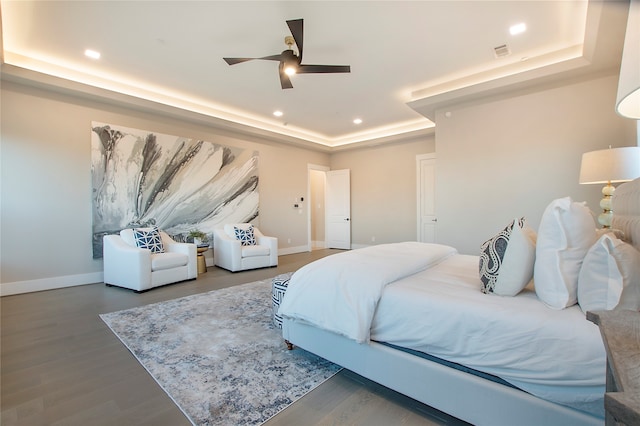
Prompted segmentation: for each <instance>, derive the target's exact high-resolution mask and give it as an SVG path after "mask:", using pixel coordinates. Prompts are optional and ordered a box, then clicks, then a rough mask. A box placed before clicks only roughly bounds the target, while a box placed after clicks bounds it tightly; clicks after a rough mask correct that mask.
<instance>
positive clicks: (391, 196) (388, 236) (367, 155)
mask: <svg viewBox="0 0 640 426" xmlns="http://www.w3.org/2000/svg"><path fill="white" fill-rule="evenodd" d="M434 147H435V140H434V137H433V135H431V136H425V137H424V138H421V139H417V140H411V141H407V142H403V143H395V144H390V145H382V146H379V147H375V148H362V149H357V150H353V151H346V152H338V153H334V154H332V155H331V169H332V170H340V169H350V170H351V243H352V246H354V247H361V246H366V245H371V244H381V243H391V242H400V241H415V239H416V155H418V154H428V153H432V152H434ZM373 238H375V241H373Z"/></svg>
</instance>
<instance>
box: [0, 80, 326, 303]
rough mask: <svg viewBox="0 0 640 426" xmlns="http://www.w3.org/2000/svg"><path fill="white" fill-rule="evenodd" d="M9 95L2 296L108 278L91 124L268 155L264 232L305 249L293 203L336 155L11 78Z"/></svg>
mask: <svg viewBox="0 0 640 426" xmlns="http://www.w3.org/2000/svg"><path fill="white" fill-rule="evenodd" d="M1 96H2V98H1V108H2V117H1V131H2V134H1V139H0V140H1V145H0V167H1V168H0V178H1V182H2V191H1V196H2V199H1V205H0V209H1V210H0V214H1V218H2V220H1V223H0V236H1V238H0V293H1V294H11V293H12V292H13V291H14V290H13V289H16V288H20V289H26V290H29V291H31V290H39V289H46V288H51V287H52V286H53V287H63V286H69V285H77V284H86V283H91V282H100V281H101V280H102V260H101V259H99V260H95V259H93V258H92V249H91V233H92V220H91V215H92V201H91V200H92V197H91V162H90V156H91V151H90V150H91V121H100V122H104V123H112V124H117V125H122V126H126V127H132V128H137V129H143V130H150V131H154V132H159V133H165V134H170V135H176V136H184V137H191V138H197V139H202V140H206V141H210V142H214V143H220V144H223V145H230V146H238V147H241V148H246V149H251V150H257V151H259V173H260V183H259V185H260V217H259V226H260V229H261V230H262V231H264V232H265V233H266V234H268V235H275V236H277V237H278V238H279V247H280V249H281V250H283V251H287V250H289V251H293V252H296V251H301V249H300V247H303V249H306V244H307V217H306V215H299V214H297V212H295V211H294V210H293V209H292V208H291V200H293V198H294V197H295V196H300V195H304V194H306V192H307V164H308V163H313V164H318V165H325V166H328V165H329V155H328V154H327V153H322V152H318V151H314V150H309V149H304V148H298V147H294V146H291V145H285V144H280V143H273V142H268V141H262V140H258V139H255V140H254V139H251V140H248V139H250V138H248V137H239V136H237V137H234V136H233V135H228V134H224V133H220V132H219V131H216V130H215V129H213V128H211V127H207V126H206V125H203V124H193V123H190V122H185V121H184V120H179V119H174V118H171V117H167V116H160V115H157V114H151V113H144V112H140V111H135V110H130V109H126V108H123V107H117V106H114V105H107V104H103V103H100V102H97V101H93V100H91V99H87V98H76V97H73V96H68V95H62V94H59V93H55V92H51V91H46V90H42V89H36V88H33V87H28V86H23V85H20V84H16V83H11V82H6V81H3V82H2V91H1ZM288 239H291V243H287V241H288Z"/></svg>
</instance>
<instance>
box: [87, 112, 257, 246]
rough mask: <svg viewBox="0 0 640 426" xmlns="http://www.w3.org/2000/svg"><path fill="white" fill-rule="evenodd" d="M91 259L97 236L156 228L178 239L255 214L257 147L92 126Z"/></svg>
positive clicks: (99, 237) (251, 218)
mask: <svg viewBox="0 0 640 426" xmlns="http://www.w3.org/2000/svg"><path fill="white" fill-rule="evenodd" d="M91 173H92V191H93V193H92V197H93V257H94V258H100V257H102V237H103V236H104V235H107V234H113V233H117V232H119V231H120V230H121V229H123V228H131V227H137V226H149V225H157V226H158V227H159V228H160V229H162V230H164V231H166V232H167V233H168V234H169V235H172V236H175V237H176V238H177V239H180V240H184V238H185V237H186V235H187V234H188V233H189V232H190V231H192V230H194V229H198V230H200V231H203V232H205V233H207V234H211V233H212V232H213V230H214V229H215V228H218V227H221V226H223V225H224V224H225V223H238V222H249V221H252V220H254V219H255V218H257V217H258V201H259V197H258V152H257V151H251V150H246V149H241V148H234V147H229V146H223V145H219V144H215V143H211V142H206V141H202V140H195V139H190V138H183V137H177V136H170V135H164V134H159V133H154V132H149V131H145V130H138V129H131V128H126V127H122V126H116V125H111V124H104V123H97V122H92V123H91Z"/></svg>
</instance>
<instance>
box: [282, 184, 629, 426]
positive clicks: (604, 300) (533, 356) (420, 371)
mask: <svg viewBox="0 0 640 426" xmlns="http://www.w3.org/2000/svg"><path fill="white" fill-rule="evenodd" d="M639 200H640V179H638V180H636V181H634V182H630V183H627V184H623V185H620V187H619V188H618V190H617V191H616V195H615V196H614V212H615V214H614V227H616V228H619V229H620V231H617V232H616V233H615V234H613V233H612V232H608V231H607V232H602V231H600V232H598V231H596V230H595V222H594V221H593V217H592V215H591V213H589V218H588V219H585V217H586V216H584V214H585V213H584V211H583V210H584V209H586V206H584V205H581V204H580V203H576V202H573V201H572V200H570V199H569V201H567V200H564V199H563V200H554V202H553V203H551V204H550V205H549V207H548V208H547V210H545V214H544V215H543V220H542V221H541V224H540V229H539V230H538V233H537V246H536V245H533V250H534V259H535V264H534V260H533V259H532V258H531V253H530V251H531V247H529V248H528V250H529V254H528V255H527V256H528V259H529V261H528V262H527V261H524V263H523V261H522V259H524V258H526V257H527V256H523V255H522V253H519V255H518V259H519V261H518V262H515V261H514V259H515V255H511V257H509V258H507V257H508V256H507V255H506V254H504V253H502V254H503V255H504V257H503V258H502V259H501V260H502V266H505V264H507V263H508V264H509V265H508V266H509V268H510V269H509V272H508V274H507V273H506V272H505V274H503V275H509V277H510V278H513V277H514V276H518V279H519V281H522V279H523V278H525V285H524V286H522V287H523V288H519V289H516V290H514V289H512V288H509V285H506V287H505V286H504V285H503V283H504V282H506V281H505V280H502V281H496V282H492V283H490V285H489V284H488V283H487V282H485V281H486V280H485V279H484V278H485V277H484V276H482V278H481V276H480V275H479V264H480V265H482V262H483V260H482V257H483V254H482V253H481V255H480V256H468V255H462V254H459V253H457V251H456V250H455V249H454V248H452V247H447V246H443V245H437V244H435V245H431V244H423V243H416V242H406V243H396V244H388V245H379V246H372V247H368V248H365V249H358V250H352V251H349V252H344V253H340V254H337V255H332V256H329V257H327V258H324V259H320V260H318V261H316V262H313V263H312V264H309V265H307V266H305V267H303V268H301V269H300V270H298V271H296V273H295V274H293V276H292V277H291V281H290V283H289V287H288V290H287V292H286V294H285V296H284V298H283V300H282V304H281V305H280V310H279V313H280V315H281V316H282V317H283V324H282V327H283V337H284V338H285V340H286V341H288V342H291V343H292V344H293V345H296V346H298V347H301V348H303V349H305V350H307V351H309V352H312V353H315V354H317V355H319V356H321V357H323V358H326V359H328V360H330V361H332V362H334V363H336V364H338V365H341V366H343V367H344V368H347V369H349V370H352V371H354V372H356V373H358V374H360V375H362V376H364V377H367V378H369V379H371V380H373V381H375V382H377V383H380V384H382V385H384V386H387V387H389V388H391V389H394V390H396V391H398V392H400V393H402V394H405V395H407V396H409V397H411V398H414V399H416V400H418V401H420V402H423V403H425V404H427V405H430V406H432V407H434V408H437V409H439V410H441V411H443V412H446V413H448V414H450V415H452V416H455V417H457V418H459V419H461V420H464V421H467V422H470V423H472V424H477V425H513V424H518V425H524V424H531V425H540V424H545V425H556V424H557V425H569V424H576V425H602V424H604V406H603V399H604V393H605V376H606V374H605V372H606V353H605V350H604V345H603V343H602V339H601V337H600V332H599V330H598V327H597V326H596V325H595V324H593V323H591V322H589V321H587V320H586V319H585V313H586V311H587V310H590V311H591V310H603V309H613V308H615V307H616V306H617V305H618V304H619V305H621V306H622V305H625V306H624V308H626V309H635V310H637V306H636V305H637V303H640V302H639V301H638V300H635V299H634V297H635V296H633V294H635V293H633V292H632V291H631V290H629V289H628V288H627V289H625V290H624V292H625V293H624V294H626V296H625V295H621V293H622V291H623V286H627V287H628V286H630V285H631V284H629V283H636V284H635V285H636V286H637V285H638V284H637V283H638V276H637V275H635V276H627V275H628V274H629V268H627V267H626V266H624V267H623V266H620V267H619V269H620V270H618V269H616V267H617V266H616V265H618V266H619V265H620V262H622V261H620V262H618V263H617V264H616V263H615V262H616V259H618V260H619V258H616V257H614V255H615V256H618V252H619V251H620V250H622V249H624V250H627V251H626V252H625V253H626V255H625V256H627V257H626V258H625V259H627V260H626V261H627V262H631V263H632V264H634V263H635V264H637V263H638V259H640V257H633V258H632V259H631V260H630V261H629V260H628V259H629V257H628V256H640V252H638V251H637V249H638V247H640V241H639V240H640V201H639ZM554 203H555V204H554ZM563 205H564V206H566V208H567V212H569V210H571V209H574V210H575V209H577V210H580V211H581V213H580V214H582V215H583V216H581V217H582V219H584V220H582V225H579V223H580V220H576V219H575V216H571V217H570V220H568V218H567V217H565V218H564V219H563V218H562V217H560V218H558V215H560V214H562V213H558V211H560V210H562V209H561V206H563ZM559 206H560V207H559ZM587 210H588V209H587ZM548 211H549V213H548ZM574 213H575V212H573V213H571V214H574ZM547 215H551V216H553V215H555V216H556V219H558V221H557V222H556V224H555V226H557V225H558V223H561V222H562V221H563V220H564V221H565V225H566V222H570V223H571V224H570V225H566V226H569V227H571V226H575V227H577V228H576V229H573V230H569V231H567V230H566V229H561V230H560V231H559V230H558V229H557V228H554V226H549V223H550V222H549V220H545V217H547ZM617 217H619V218H620V220H619V221H617V220H616V218H617ZM576 224H578V225H576ZM519 225H520V226H519ZM519 225H518V220H517V219H515V220H514V222H512V223H511V224H510V226H511V229H512V230H511V231H509V232H511V234H510V238H511V240H510V242H509V246H512V245H515V243H513V241H516V240H517V238H516V237H517V236H518V235H519V237H518V238H520V239H521V240H522V241H521V243H522V244H523V245H522V247H525V248H526V247H527V246H526V244H525V243H524V241H525V240H526V238H523V236H522V235H524V229H525V226H524V225H523V223H520V224H519ZM543 225H544V229H543ZM562 226H564V225H562ZM580 226H582V228H581V229H578V228H580ZM585 227H586V228H587V230H586V231H585ZM589 227H592V228H593V229H592V230H591V229H588V228H589ZM508 229H509V226H507V228H505V230H508ZM513 230H518V231H522V232H516V231H513ZM503 231H504V230H503ZM503 231H501V232H503ZM529 232H530V230H529ZM559 232H560V233H561V234H562V233H563V232H569V233H570V232H578V233H579V234H576V235H568V236H567V235H565V237H566V238H564V242H563V244H565V246H564V250H560V251H558V250H555V251H553V250H551V251H552V252H553V256H555V257H556V258H555V259H548V258H549V250H550V247H549V243H548V241H547V238H548V235H554V236H555V235H557V234H558V233H559ZM591 232H593V235H591ZM623 233H624V236H623ZM587 234H588V235H587ZM497 235H498V236H500V235H502V237H504V232H503V233H502V234H501V233H500V232H499V233H498V234H497ZM585 235H587V236H585ZM529 236H531V235H530V234H529ZM503 239H504V238H503ZM560 239H561V240H562V238H560ZM625 239H626V241H627V242H623V240H625ZM498 240H499V238H498ZM498 240H494V242H495V241H498ZM530 241H531V242H533V241H534V240H533V239H531V240H530ZM567 241H569V242H570V243H571V244H576V245H580V244H581V245H582V247H581V248H579V249H578V248H577V246H571V247H567V244H568V243H567ZM631 244H633V246H632V245H631ZM483 247H484V246H483ZM603 247H604V248H603ZM607 247H608V248H607ZM611 247H613V248H611ZM634 247H635V248H634ZM509 250H511V249H510V248H508V249H507V253H509ZM513 250H515V249H513ZM513 250H512V251H511V253H513ZM522 250H524V251H526V250H525V249H522ZM522 250H521V251H522ZM603 250H604V253H603ZM607 250H608V251H607ZM629 250H632V251H629ZM559 252H560V254H558V253H559ZM494 254H495V253H491V254H490V255H489V257H490V258H491V260H493V256H494ZM558 256H560V259H559V260H558ZM602 259H604V261H602ZM546 261H550V262H551V263H550V264H553V265H555V267H557V268H559V270H558V271H556V272H557V273H559V274H560V275H562V276H563V278H562V279H566V276H571V275H573V284H567V283H564V284H562V285H565V286H566V288H558V287H553V286H552V285H551V284H547V282H552V281H553V277H552V276H551V275H552V272H553V271H552V270H553V267H551V266H548V267H546V266H547V264H545V263H544V262H546ZM612 262H613V267H612V266H611V265H612ZM498 263H499V262H498ZM600 263H604V264H606V265H608V266H607V268H608V269H607V272H606V273H604V274H602V273H601V269H602V268H603V267H602V266H600ZM390 264H391V265H392V266H389V265H390ZM550 264H549V265H550ZM542 265H545V267H543V266H542ZM558 265H559V266H558ZM585 265H587V266H585ZM485 266H486V265H485ZM502 266H501V267H502ZM598 268H599V269H598ZM612 268H613V269H616V271H615V272H616V274H613V272H612ZM625 268H626V269H625ZM489 269H491V268H489ZM505 269H506V267H505V268H503V270H505ZM522 269H526V270H527V273H525V274H524V275H522V274H520V270H522ZM623 269H624V270H623ZM631 270H632V273H634V274H635V273H637V271H636V270H633V268H631ZM568 271H570V272H568ZM581 271H582V274H580V272H581ZM480 272H482V268H480ZM529 274H533V275H534V276H535V279H534V280H530V279H529ZM612 274H613V275H615V277H614V278H615V279H614V278H612V276H613V275H612ZM625 274H626V275H625ZM519 275H522V276H519ZM616 280H617V281H616ZM569 281H570V280H569ZM612 281H616V285H618V286H619V288H615V289H614V290H611V288H613V287H615V286H614V285H613V284H612ZM534 284H535V285H534ZM493 285H495V294H491V293H494V288H493V287H492V286H493ZM562 285H560V287H562ZM550 286H551V287H550ZM572 286H573V287H572ZM598 286H599V287H598ZM499 288H500V291H498V289H499ZM505 288H506V289H507V291H506V292H504V289H505ZM487 289H489V290H487ZM578 290H580V291H578ZM545 291H547V293H545ZM501 292H502V293H501ZM612 293H614V294H613V296H612ZM631 293H633V294H632V295H631V302H629V303H631V304H629V303H627V302H624V303H623V299H624V298H626V299H624V300H628V298H629V294H631ZM637 293H640V291H638V292H637ZM550 294H551V295H552V296H550ZM559 294H562V295H563V296H559ZM572 294H573V296H571V295H572ZM616 295H617V296H616ZM550 297H551V298H550ZM616 297H617V298H616ZM578 298H580V303H577V302H578ZM614 299H615V301H613V300H614ZM625 303H626V304H625ZM633 303H636V305H634V304H633Z"/></svg>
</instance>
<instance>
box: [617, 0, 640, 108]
mask: <svg viewBox="0 0 640 426" xmlns="http://www.w3.org/2000/svg"><path fill="white" fill-rule="evenodd" d="M616 112H617V113H618V114H620V115H621V116H623V117H627V118H632V119H634V120H640V1H638V0H631V1H630V2H629V18H628V21H627V30H626V35H625V38H624V48H623V51H622V61H621V64H620V77H619V80H618V93H617V97H616Z"/></svg>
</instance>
